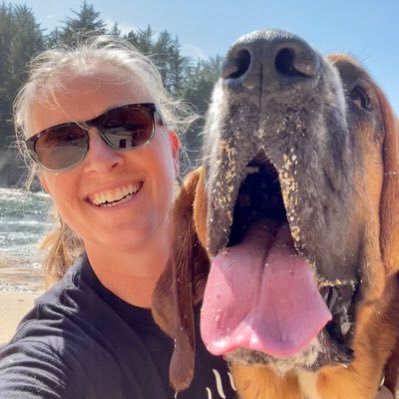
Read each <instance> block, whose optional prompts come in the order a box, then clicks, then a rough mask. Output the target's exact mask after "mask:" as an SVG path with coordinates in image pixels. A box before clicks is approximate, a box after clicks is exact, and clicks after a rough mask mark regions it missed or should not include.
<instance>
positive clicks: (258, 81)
mask: <svg viewBox="0 0 399 399" xmlns="http://www.w3.org/2000/svg"><path fill="white" fill-rule="evenodd" d="M320 65H321V57H320V56H319V54H318V53H317V52H316V51H315V50H313V48H312V47H311V46H310V45H309V44H307V43H306V42H305V41H304V40H302V39H300V38H299V37H297V36H295V35H292V34H289V33H286V32H283V31H258V32H255V33H252V34H249V35H247V36H244V37H243V38H241V39H240V40H239V41H238V42H237V43H236V44H235V45H233V47H232V48H231V49H230V51H229V52H228V54H227V56H226V58H225V61H224V64H223V68H222V78H223V79H224V81H225V83H226V84H227V85H232V86H234V87H237V85H243V86H244V87H247V88H250V89H251V88H261V89H263V86H264V87H266V88H269V89H273V88H274V87H275V86H277V87H278V88H279V89H284V88H288V87H290V86H291V84H293V83H301V82H306V81H310V80H312V79H313V78H315V77H317V76H318V73H319V70H320ZM268 91H269V90H268Z"/></svg>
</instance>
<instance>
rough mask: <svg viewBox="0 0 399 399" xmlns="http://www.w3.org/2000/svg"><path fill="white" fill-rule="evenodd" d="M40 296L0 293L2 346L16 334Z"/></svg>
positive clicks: (23, 293)
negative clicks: (20, 323) (19, 325)
mask: <svg viewBox="0 0 399 399" xmlns="http://www.w3.org/2000/svg"><path fill="white" fill-rule="evenodd" d="M37 297H38V294H33V293H28V292H0V320H1V323H0V344H3V343H6V342H8V341H9V340H10V338H11V337H12V336H13V335H14V334H15V329H16V327H17V325H18V323H19V322H20V321H21V319H22V318H23V316H25V314H26V313H27V312H28V311H29V310H30V309H32V307H33V302H34V300H35V299H36V298H37Z"/></svg>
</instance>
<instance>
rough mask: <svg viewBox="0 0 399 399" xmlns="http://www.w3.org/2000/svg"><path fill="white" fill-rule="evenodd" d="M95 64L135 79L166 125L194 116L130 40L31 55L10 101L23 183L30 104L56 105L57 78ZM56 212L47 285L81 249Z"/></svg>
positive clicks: (97, 40)
mask: <svg viewBox="0 0 399 399" xmlns="http://www.w3.org/2000/svg"><path fill="white" fill-rule="evenodd" d="M97 65H101V66H104V65H107V66H111V67H115V68H116V69H118V70H120V71H121V73H122V74H123V77H125V76H126V75H127V76H132V79H136V80H138V81H140V83H141V84H142V85H143V87H145V88H146V90H147V92H148V94H149V95H150V96H151V98H152V100H153V101H154V102H155V103H156V104H157V105H158V107H159V109H160V112H161V116H162V119H163V122H164V124H165V126H167V128H168V129H171V130H175V131H180V132H182V131H184V130H186V128H187V127H188V126H189V124H190V123H191V122H193V121H194V120H195V116H194V114H193V113H192V112H191V109H190V108H188V107H187V105H186V104H184V103H182V102H181V101H177V100H174V99H172V97H171V96H170V95H169V94H168V93H167V91H166V89H165V87H164V85H163V82H162V78H161V75H160V73H159V72H158V70H157V68H156V67H155V65H154V64H153V63H152V62H151V60H150V59H149V58H148V57H146V56H144V55H142V54H141V53H140V52H139V51H138V50H137V49H136V48H135V47H134V46H133V45H132V44H131V43H129V42H127V41H124V40H120V39H116V38H114V37H112V36H107V35H101V36H93V37H85V38H84V39H83V38H81V39H79V38H78V39H77V40H75V43H74V44H73V45H72V46H67V45H57V46H55V47H53V48H51V49H48V50H46V51H44V52H42V53H40V54H38V55H37V56H36V57H35V58H34V59H32V61H31V62H30V64H29V65H28V80H27V82H26V83H25V84H24V85H23V86H22V88H21V89H20V90H19V92H18V94H17V96H16V99H15V102H14V123H15V130H16V136H17V144H18V148H19V151H20V153H21V154H22V156H23V158H24V160H25V163H26V164H27V165H28V168H29V172H30V173H29V176H28V179H27V184H28V185H30V184H31V182H32V180H33V177H34V175H35V173H36V172H37V171H38V170H37V167H36V165H35V164H34V163H33V162H32V161H31V160H30V158H29V156H28V155H27V150H26V146H25V138H26V137H29V136H30V135H32V134H33V133H35V132H33V131H32V126H31V121H32V107H33V105H34V103H35V102H37V101H40V100H41V99H44V98H47V99H48V98H50V99H51V100H52V101H53V102H54V104H57V102H56V93H58V92H59V90H61V89H63V87H62V81H61V80H62V76H63V75H64V74H65V73H68V74H71V75H73V74H74V73H79V72H81V71H84V70H85V69H87V68H91V67H93V66H97ZM55 213H56V218H58V219H59V223H58V227H57V229H56V230H55V231H53V232H52V233H50V234H49V235H48V236H47V237H46V238H45V240H44V243H43V246H44V247H45V248H46V249H48V256H47V258H46V259H45V261H44V268H45V280H46V285H49V284H50V283H52V282H54V281H57V280H59V279H60V278H61V277H62V276H63V275H64V273H65V272H66V270H67V269H68V267H69V266H70V265H71V264H72V263H73V261H74V260H75V258H76V257H77V256H78V255H79V254H80V253H82V252H83V251H84V247H83V242H82V240H81V239H80V238H79V237H78V236H77V235H76V233H75V232H73V231H72V230H71V229H70V228H69V227H68V226H67V225H66V224H65V223H64V222H63V220H61V218H60V216H59V215H58V213H57V212H56V210H55Z"/></svg>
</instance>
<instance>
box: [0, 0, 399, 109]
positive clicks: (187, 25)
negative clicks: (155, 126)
mask: <svg viewBox="0 0 399 399" xmlns="http://www.w3.org/2000/svg"><path fill="white" fill-rule="evenodd" d="M9 2H10V3H12V4H26V5H28V6H29V7H30V8H31V9H32V11H33V12H34V14H35V16H36V19H37V21H38V22H39V23H40V24H41V27H42V28H44V29H47V30H51V29H52V28H54V27H55V26H60V25H61V24H62V21H64V20H65V19H66V18H67V17H73V13H72V12H71V10H75V11H78V10H79V9H80V6H81V4H82V0H68V1H62V0H13V1H6V3H9ZM88 3H91V4H93V6H94V9H95V10H96V11H98V12H100V16H101V18H102V19H103V20H104V21H105V22H106V23H107V25H109V26H112V25H113V23H114V22H118V24H119V27H120V29H121V30H122V33H127V32H128V31H130V30H132V29H137V28H140V29H144V28H146V27H147V26H148V25H151V27H152V28H153V29H154V30H155V31H157V32H160V31H162V30H167V31H169V32H170V33H172V34H176V35H177V37H178V38H179V41H180V43H181V44H182V52H183V54H184V55H187V56H191V57H194V58H197V57H204V58H207V57H210V56H215V55H217V54H220V55H224V54H225V53H226V51H227V50H228V48H229V47H230V45H231V44H232V43H233V42H234V41H235V40H237V39H238V38H239V37H240V36H242V35H243V34H246V33H249V32H252V31H254V30H258V29H269V28H278V29H283V30H287V31H290V32H292V33H295V34H297V35H299V36H301V37H302V38H303V39H305V40H306V41H308V42H309V43H310V44H311V45H313V46H314V47H315V48H317V49H318V50H319V51H320V52H321V53H323V54H326V53H329V52H345V53H349V54H351V55H353V56H355V57H356V58H357V59H358V60H359V61H360V62H361V63H362V64H363V65H364V66H365V68H366V69H367V70H368V72H369V73H370V74H371V75H372V76H373V77H374V79H375V80H376V81H377V82H378V84H379V85H380V86H381V87H382V89H383V90H384V92H385V93H386V95H387V97H388V99H389V100H390V102H391V104H392V106H393V108H394V109H395V111H396V113H397V114H399V76H398V64H399V29H398V21H399V0H195V1H194V0H186V1H183V0H169V1H166V0H112V1H111V0H92V1H90V0H88Z"/></svg>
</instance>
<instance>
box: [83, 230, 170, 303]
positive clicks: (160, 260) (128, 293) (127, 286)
mask: <svg viewBox="0 0 399 399" xmlns="http://www.w3.org/2000/svg"><path fill="white" fill-rule="evenodd" d="M85 247H86V251H87V256H88V258H89V261H90V264H91V266H92V268H93V270H94V273H95V274H96V276H97V277H98V279H99V280H100V281H101V283H102V284H103V285H104V286H105V287H106V288H107V289H108V290H110V291H111V292H112V293H113V294H115V295H116V296H118V297H119V298H121V299H122V300H124V301H125V302H128V303H130V304H132V305H135V306H139V307H142V308H150V307H151V297H152V292H153V290H154V288H155V284H156V282H157V281H158V278H159V276H160V275H161V273H162V271H163V269H164V267H165V265H166V262H167V259H168V257H169V253H170V244H169V242H167V240H166V239H165V235H162V236H160V238H159V239H155V240H152V241H151V240H150V241H149V242H147V243H146V244H145V245H141V246H140V247H139V248H127V249H122V250H121V249H118V250H112V249H110V248H107V247H104V246H101V245H98V244H97V243H85Z"/></svg>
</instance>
